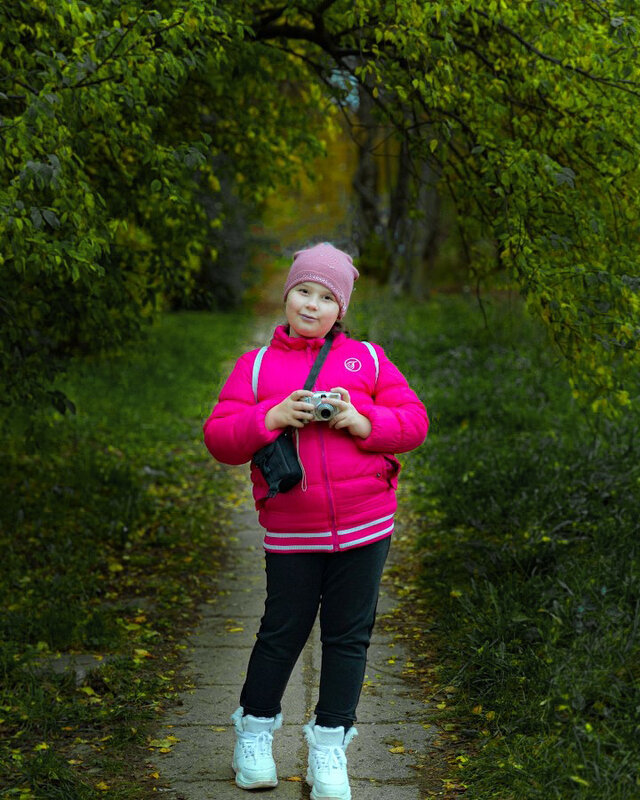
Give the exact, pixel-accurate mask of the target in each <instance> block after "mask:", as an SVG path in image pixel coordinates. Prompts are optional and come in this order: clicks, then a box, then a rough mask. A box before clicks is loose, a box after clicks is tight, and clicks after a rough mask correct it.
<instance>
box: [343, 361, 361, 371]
mask: <svg viewBox="0 0 640 800" xmlns="http://www.w3.org/2000/svg"><path fill="white" fill-rule="evenodd" d="M344 365H345V367H346V368H347V369H348V370H349V372H359V371H360V370H361V369H362V364H361V363H360V359H359V358H348V359H347V360H346V361H345V362H344Z"/></svg>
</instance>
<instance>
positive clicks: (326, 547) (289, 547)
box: [264, 542, 333, 552]
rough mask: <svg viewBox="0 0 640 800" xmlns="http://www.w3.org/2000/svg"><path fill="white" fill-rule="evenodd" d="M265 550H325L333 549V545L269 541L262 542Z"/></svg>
mask: <svg viewBox="0 0 640 800" xmlns="http://www.w3.org/2000/svg"><path fill="white" fill-rule="evenodd" d="M264 548H265V550H300V551H304V552H307V551H311V550H326V551H331V550H333V545H331V544H269V542H265V543H264Z"/></svg>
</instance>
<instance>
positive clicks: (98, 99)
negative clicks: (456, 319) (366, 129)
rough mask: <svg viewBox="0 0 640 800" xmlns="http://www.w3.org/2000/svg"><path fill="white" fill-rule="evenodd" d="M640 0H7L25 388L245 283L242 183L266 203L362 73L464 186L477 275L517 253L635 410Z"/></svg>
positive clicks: (443, 185) (11, 183)
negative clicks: (268, 1)
mask: <svg viewBox="0 0 640 800" xmlns="http://www.w3.org/2000/svg"><path fill="white" fill-rule="evenodd" d="M635 5H636V4H635V3H634V2H632V0H622V2H619V3H617V4H616V6H615V8H614V7H612V6H611V4H609V3H605V2H597V3H596V2H593V3H591V2H588V3H585V2H578V0H572V1H571V2H565V3H556V2H546V0H544V1H543V0H539V1H536V2H528V3H506V2H504V0H491V1H490V2H486V1H485V0H473V2H468V1H467V0H454V1H453V2H447V3H441V2H431V3H417V2H415V0H398V2H394V3H380V2H377V0H376V2H374V1H373V0H365V2H359V3H357V4H353V3H350V2H347V0H335V1H334V2H328V3H319V4H318V3H315V2H314V3H311V2H307V0H298V1H297V2H288V3H286V4H283V5H281V6H274V7H266V8H265V6H264V3H258V2H244V0H233V1H232V2H227V3H224V4H221V5H213V6H212V5H211V4H210V3H208V2H206V0H189V2H186V0H181V1H180V2H177V3H171V4H169V3H166V2H162V3H160V4H159V5H156V6H154V7H153V8H151V7H150V6H147V5H143V6H140V4H139V3H134V2H133V0H122V2H118V3H116V2H112V0H100V2H97V3H91V4H89V3H87V2H85V0H70V2H67V0H54V1H53V2H44V0H37V2H29V3H27V2H26V1H25V0H17V2H15V3H12V4H4V6H3V8H2V9H1V10H0V30H1V31H2V34H1V36H0V109H1V111H2V129H1V130H2V137H1V147H2V161H1V162H0V163H1V166H0V175H1V177H2V180H1V181H0V241H1V242H2V247H1V248H0V253H1V256H0V257H1V258H2V260H3V263H2V272H1V273H0V275H1V278H0V302H1V303H2V311H3V315H2V317H3V319H2V329H1V334H2V338H1V340H0V344H1V348H0V359H1V361H0V366H1V367H2V374H3V381H4V386H3V387H2V396H3V402H5V403H10V404H14V405H15V404H20V403H23V404H24V403H31V404H35V405H38V404H39V403H42V402H43V401H45V400H47V399H48V400H54V401H55V402H57V403H58V405H59V406H60V407H61V408H62V407H63V406H64V405H65V401H64V398H63V397H61V396H60V395H55V396H52V395H51V394H50V391H51V380H52V377H53V375H54V374H55V372H56V371H57V370H58V369H59V368H60V367H61V366H62V365H63V363H64V361H65V359H67V358H68V357H69V356H70V355H73V354H77V353H79V352H87V351H95V350H96V349H100V348H101V347H104V346H105V345H108V344H112V343H116V344H117V343H119V342H122V341H124V340H125V339H126V338H128V337H129V336H130V335H131V334H132V333H133V332H135V331H136V330H137V329H138V328H139V327H140V324H141V319H143V318H144V317H145V316H148V315H150V314H151V313H152V311H153V310H154V308H156V307H157V306H158V305H160V306H161V305H162V304H166V303H170V304H178V305H180V304H186V305H188V304H189V302H190V298H191V297H192V295H193V291H194V284H195V281H196V277H195V276H197V275H199V276H200V277H202V275H206V276H208V277H207V281H208V284H209V288H211V286H214V285H215V276H216V274H218V272H220V274H225V280H224V281H223V283H225V285H227V286H228V285H230V281H229V280H228V276H229V272H230V271H232V270H233V267H229V266H228V265H227V264H226V263H224V264H221V263H219V262H220V257H221V255H222V256H226V255H227V254H226V253H225V252H224V247H223V246H222V242H224V237H223V236H222V237H221V235H220V229H221V228H224V224H225V219H226V216H229V217H230V216H231V214H230V213H229V209H231V208H232V207H233V203H232V202H230V201H229V199H228V196H227V197H225V196H224V195H225V192H226V193H227V195H228V194H229V193H232V194H234V195H237V196H241V197H243V198H245V199H246V200H247V201H248V202H250V203H251V204H253V205H252V208H256V207H257V206H258V205H259V204H260V203H261V202H262V201H263V200H264V199H265V197H266V196H267V195H268V194H269V193H270V192H272V191H274V189H275V188H276V187H278V188H281V187H282V186H284V185H286V184H287V182H288V181H290V180H291V179H292V178H293V176H294V175H295V174H296V173H297V172H299V171H300V170H301V169H304V168H305V167H307V168H308V167H309V165H310V163H311V156H313V155H317V154H318V153H319V152H321V151H322V142H323V139H324V136H325V133H326V131H327V128H328V127H331V125H332V124H333V120H334V119H335V118H336V116H337V113H338V106H340V107H341V108H342V109H343V111H344V112H345V114H348V110H349V109H350V108H351V107H352V106H353V103H354V98H355V92H354V86H356V85H358V84H359V85H360V87H361V89H362V91H363V92H367V93H369V94H370V96H371V99H372V101H373V103H374V106H375V108H376V109H377V113H378V118H379V119H380V120H382V121H383V122H384V124H385V125H386V126H387V127H388V130H389V135H395V136H397V137H400V138H402V139H403V141H404V142H405V143H407V144H408V150H409V153H410V154H411V156H412V158H413V159H414V167H413V169H414V172H415V173H416V175H418V174H421V172H422V170H421V166H423V165H424V164H425V163H426V162H428V164H429V166H430V174H431V175H432V176H435V177H436V179H437V182H438V189H439V191H440V192H441V193H443V192H446V193H448V194H449V196H450V198H451V199H452V200H453V203H454V208H455V220H454V223H455V227H456V228H457V233H456V238H457V239H459V241H460V242H461V243H462V249H463V253H462V255H463V256H464V259H465V261H466V262H467V263H468V264H469V268H470V270H471V275H472V277H473V279H474V281H475V280H478V281H486V280H490V279H493V278H496V276H499V277H501V276H502V275H503V273H504V270H505V269H506V270H508V272H509V274H510V276H511V280H515V281H516V282H517V285H518V287H519V288H520V290H521V291H522V293H523V295H524V296H525V297H526V298H527V304H528V306H529V308H530V309H531V310H532V311H533V312H534V313H535V314H537V315H538V316H539V317H540V318H541V319H542V320H543V321H544V322H545V324H546V326H547V327H548V330H549V332H550V334H551V337H552V339H553V341H554V342H555V344H556V346H557V348H558V349H559V352H560V353H561V354H562V357H563V359H564V361H565V363H566V365H567V367H568V368H569V370H570V372H571V377H572V381H573V383H574V388H575V391H576V393H578V394H582V395H584V396H585V397H588V398H589V400H591V402H592V403H593V405H594V409H595V410H596V411H598V410H603V409H607V408H610V407H611V405H612V404H613V405H614V406H616V407H617V408H620V407H624V406H625V405H627V404H628V403H630V402H631V401H632V400H633V399H634V397H633V394H632V392H631V391H630V388H629V386H630V381H632V377H633V374H634V371H636V370H637V367H638V353H639V352H640V347H639V332H640V319H639V317H640V295H639V289H640V286H639V284H638V278H637V274H636V273H637V267H636V265H637V263H638V258H639V256H640V252H639V248H640V245H639V244H638V242H639V241H640V238H639V236H638V232H639V230H638V214H637V209H638V207H639V201H640V197H639V194H638V193H639V189H640V184H639V183H638V179H637V163H638V136H637V125H636V114H635V108H636V105H637V99H638V96H639V95H640V72H639V70H640V67H639V66H638V60H637V58H636V51H637V47H638V20H637V16H636V13H635V12H636V10H635ZM405 149H406V148H405ZM403 152H404V151H403ZM408 163H409V167H408V168H411V163H410V162H408ZM222 186H224V187H225V192H221V187H222ZM407 213H410V211H408V212H407ZM395 244H396V246H397V248H399V249H402V248H403V247H406V246H407V242H403V241H399V242H396V243H395ZM228 260H229V259H228V258H226V257H225V261H228ZM225 270H226V273H225ZM200 283H201V281H200ZM198 291H199V292H201V287H199V288H198ZM205 294H206V292H205Z"/></svg>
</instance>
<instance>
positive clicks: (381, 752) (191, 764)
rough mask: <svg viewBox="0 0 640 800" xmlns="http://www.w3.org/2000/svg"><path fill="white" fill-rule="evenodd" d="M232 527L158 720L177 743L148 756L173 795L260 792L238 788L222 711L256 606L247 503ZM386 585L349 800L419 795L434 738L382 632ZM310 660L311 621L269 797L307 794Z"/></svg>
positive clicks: (403, 799) (313, 690)
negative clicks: (185, 687) (185, 682)
mask: <svg viewBox="0 0 640 800" xmlns="http://www.w3.org/2000/svg"><path fill="white" fill-rule="evenodd" d="M247 480H248V479H247ZM234 528H235V529H234V530H233V531H232V534H231V535H232V537H233V541H232V542H231V545H230V553H229V560H228V566H227V572H226V574H225V575H224V576H222V577H221V579H220V582H219V584H218V587H217V593H216V594H215V596H212V597H211V599H210V601H209V602H208V603H207V604H206V605H205V606H204V607H203V608H202V609H201V612H202V620H201V624H200V626H199V628H198V629H197V630H195V631H194V633H193V634H192V636H191V637H190V638H189V639H188V641H187V645H188V651H187V652H188V656H187V669H188V672H189V674H190V676H191V678H192V683H193V685H194V688H193V689H192V690H189V691H188V692H186V693H185V694H184V695H183V696H182V698H181V703H182V704H181V705H180V706H178V707H177V708H176V709H174V710H173V711H172V712H170V713H169V714H168V715H167V716H166V718H165V722H164V726H163V728H162V729H161V731H160V732H159V736H160V737H161V738H162V737H163V736H165V735H169V734H172V735H174V736H176V737H177V738H178V739H179V741H178V742H177V743H176V745H175V746H174V747H173V748H172V750H171V752H170V753H168V754H166V755H164V756H158V757H157V764H158V769H159V772H160V781H159V784H160V785H161V786H164V787H165V788H164V789H163V791H164V792H167V793H168V796H169V797H171V798H176V800H227V798H229V800H231V799H232V798H233V800H240V798H242V797H250V796H251V795H255V794H260V795H262V794H267V792H252V793H249V792H246V793H245V794H242V790H240V789H238V788H237V787H236V785H235V783H234V781H233V772H232V770H231V754H232V751H233V742H234V733H233V728H232V726H231V723H230V721H229V715H230V714H231V713H232V712H233V711H234V710H235V709H236V708H237V706H238V694H239V691H240V687H241V685H242V682H243V678H244V674H245V668H246V664H247V661H248V658H249V654H250V652H251V647H252V645H253V641H254V638H255V632H256V631H257V628H258V624H259V620H260V616H261V614H262V610H263V602H264V555H263V550H262V545H261V533H260V528H259V526H258V523H257V521H256V514H255V511H254V509H253V506H252V504H251V503H250V502H249V501H248V500H247V501H244V502H243V503H242V505H240V506H239V508H238V509H237V511H236V512H235V513H234ZM391 552H392V554H393V547H392V549H391ZM392 559H393V555H392V556H391V560H392ZM389 583H390V582H386V581H384V580H383V585H382V589H381V596H380V603H379V611H378V620H379V622H378V625H377V626H376V629H375V631H374V634H373V640H372V644H371V647H370V650H369V661H368V668H367V677H366V681H365V687H364V689H363V694H362V698H361V701H360V705H359V707H358V720H359V721H358V723H357V725H356V727H357V729H358V732H359V736H358V737H357V738H355V739H354V740H353V741H352V743H351V745H350V746H349V749H348V751H347V755H348V761H349V775H350V780H351V786H352V794H353V800H371V799H372V798H379V799H380V800H382V798H384V799H385V800H421V798H423V797H424V794H423V793H421V791H420V773H419V771H417V770H416V769H415V767H414V766H412V765H415V762H416V756H417V755H418V754H420V753H424V751H425V749H426V747H427V746H428V742H429V740H430V739H432V738H434V735H435V732H433V731H432V730H431V729H430V727H429V726H428V724H427V723H426V722H425V717H426V709H425V708H424V706H423V704H422V702H420V701H419V700H417V699H414V698H413V697H412V693H411V687H410V686H409V685H408V684H407V683H406V682H405V681H403V679H402V676H401V671H402V667H403V665H404V662H405V661H406V660H407V659H408V654H407V653H406V652H405V651H404V649H403V647H402V645H400V644H399V643H398V642H396V641H394V638H393V634H392V633H387V632H386V631H385V626H384V615H385V614H386V613H389V612H390V611H391V610H392V609H393V608H394V607H395V606H396V605H397V602H398V601H397V599H396V598H394V596H393V592H392V588H391V587H390V585H389ZM319 666H320V641H319V635H318V631H317V625H316V628H315V629H314V632H313V634H312V636H311V638H310V640H309V642H308V644H307V646H306V648H305V650H304V651H303V653H302V656H301V657H300V660H299V663H298V665H297V666H296V669H295V671H294V673H293V675H292V678H291V681H290V683H289V686H288V688H287V691H286V694H285V697H284V700H283V716H284V726H283V728H282V729H281V730H280V731H278V732H277V733H276V735H275V739H274V754H275V757H276V762H277V764H278V776H279V778H280V784H279V786H278V787H277V788H276V789H274V790H272V791H270V792H268V795H269V796H270V797H273V798H274V800H276V798H278V800H294V798H295V800H308V798H309V789H308V787H307V785H306V783H305V782H304V780H301V779H303V778H304V775H305V770H306V744H305V743H304V740H303V736H302V725H303V724H304V723H305V722H306V721H307V720H308V719H309V717H310V715H311V714H312V711H313V707H314V705H315V701H316V697H317V681H318V677H319ZM399 748H404V752H398V749H399ZM392 749H396V752H391V750H392Z"/></svg>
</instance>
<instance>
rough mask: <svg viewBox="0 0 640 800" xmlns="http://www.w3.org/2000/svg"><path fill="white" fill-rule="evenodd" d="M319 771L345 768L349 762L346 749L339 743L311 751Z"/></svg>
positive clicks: (316, 769) (316, 768)
mask: <svg viewBox="0 0 640 800" xmlns="http://www.w3.org/2000/svg"><path fill="white" fill-rule="evenodd" d="M311 755H312V758H313V759H314V761H315V764H314V767H315V770H314V771H317V772H330V771H331V770H332V769H338V770H343V769H344V768H345V766H346V764H347V758H346V756H345V754H344V750H343V749H342V748H341V747H340V746H339V745H334V746H333V747H322V748H314V749H313V750H312V751H311Z"/></svg>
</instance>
